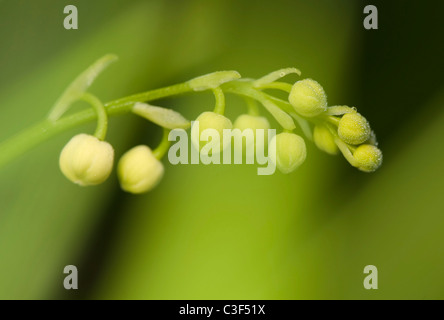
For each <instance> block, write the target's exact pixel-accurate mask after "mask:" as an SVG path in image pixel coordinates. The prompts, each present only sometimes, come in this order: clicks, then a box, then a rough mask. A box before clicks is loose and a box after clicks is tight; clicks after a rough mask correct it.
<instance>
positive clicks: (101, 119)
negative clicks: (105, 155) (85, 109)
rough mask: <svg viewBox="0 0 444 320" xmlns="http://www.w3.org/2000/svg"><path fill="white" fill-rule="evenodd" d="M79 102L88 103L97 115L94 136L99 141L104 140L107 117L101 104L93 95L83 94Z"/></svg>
mask: <svg viewBox="0 0 444 320" xmlns="http://www.w3.org/2000/svg"><path fill="white" fill-rule="evenodd" d="M79 99H80V100H83V101H86V102H88V103H89V104H90V105H91V106H92V107H93V109H94V111H95V112H96V114H97V128H96V131H95V132H94V136H95V137H96V138H98V139H99V140H102V141H103V140H105V137H106V131H107V129H108V115H107V114H106V110H105V108H104V107H103V104H102V102H101V101H100V100H99V99H98V98H97V97H96V96H94V95H92V94H90V93H87V92H85V93H84V94H83V95H82V96H81V97H80V98H79Z"/></svg>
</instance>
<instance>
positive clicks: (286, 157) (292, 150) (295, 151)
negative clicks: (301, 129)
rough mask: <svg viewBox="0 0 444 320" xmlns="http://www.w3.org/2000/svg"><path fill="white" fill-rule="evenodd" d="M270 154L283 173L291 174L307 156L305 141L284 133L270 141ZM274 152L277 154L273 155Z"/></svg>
mask: <svg viewBox="0 0 444 320" xmlns="http://www.w3.org/2000/svg"><path fill="white" fill-rule="evenodd" d="M268 150H269V154H268V156H269V157H270V159H271V161H273V162H274V163H275V164H276V166H277V167H278V169H279V170H280V171H281V172H282V173H290V172H292V171H294V170H295V169H296V168H298V167H299V166H300V165H301V164H302V163H303V162H304V161H305V158H306V156H307V148H306V147H305V141H304V139H302V138H301V137H300V136H298V135H297V134H294V133H287V132H283V133H280V134H278V135H276V136H274V137H273V138H272V139H271V141H270V146H269V149H268ZM272 150H275V151H276V152H275V153H273V152H272Z"/></svg>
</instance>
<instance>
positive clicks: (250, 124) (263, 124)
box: [233, 114, 270, 150]
mask: <svg viewBox="0 0 444 320" xmlns="http://www.w3.org/2000/svg"><path fill="white" fill-rule="evenodd" d="M233 127H234V129H239V130H240V131H241V132H243V131H244V130H246V129H251V130H252V131H253V136H254V145H255V146H257V147H258V148H264V147H265V146H266V145H267V143H268V129H270V123H269V122H268V119H267V118H265V117H260V116H252V115H249V114H242V115H240V116H239V117H238V118H237V119H236V120H235V121H234V124H233ZM258 129H259V130H264V139H261V140H262V141H258V139H257V134H256V132H257V131H256V130H258ZM247 143H248V141H247ZM242 145H243V147H246V148H248V147H249V145H245V144H244V143H242ZM260 150H262V149H260Z"/></svg>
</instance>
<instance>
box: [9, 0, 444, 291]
mask: <svg viewBox="0 0 444 320" xmlns="http://www.w3.org/2000/svg"><path fill="white" fill-rule="evenodd" d="M68 4H74V5H76V6H77V8H78V11H79V29H78V30H65V29H64V28H63V19H64V17H65V15H64V14H63V8H64V7H65V5H68ZM367 4H373V5H376V6H377V8H378V11H379V29H378V30H365V29H364V27H363V24H362V22H363V19H364V17H365V15H364V14H363V8H364V7H365V5H367ZM440 8H442V5H440V3H439V2H438V1H436V2H432V1H421V2H418V1H401V0H397V1H384V2H383V1H372V2H371V3H370V2H368V1H356V0H335V1H334V0H316V1H297V0H291V1H290V0H289V1H285V0H275V1H258V2H256V1H240V0H223V1H222V0H220V1H205V0H191V1H176V0H158V1H155V0H149V1H124V0H108V1H86V0H78V1H75V0H70V1H51V0H40V1H30V0H28V1H20V0H14V1H13V0H3V1H0V141H3V140H5V139H7V138H8V137H10V136H12V135H14V134H15V133H18V132H19V131H20V130H22V129H25V128H27V127H28V126H30V125H32V124H33V123H36V122H37V121H40V120H41V119H43V118H44V117H45V116H46V114H47V112H48V111H49V109H50V107H51V106H52V104H53V103H54V101H55V100H56V99H57V97H58V96H59V95H60V94H61V93H62V92H63V90H64V89H65V87H66V86H67V85H68V84H69V83H70V82H71V81H72V80H73V79H74V78H75V77H76V76H77V75H78V74H79V73H80V72H81V71H82V70H83V69H85V68H86V67H87V66H88V65H89V64H91V63H92V62H93V61H95V60H96V59H97V58H99V57H101V56H103V55H104V54H106V53H115V54H117V55H118V56H119V57H120V60H119V62H118V63H116V64H114V65H112V66H111V67H110V68H109V69H108V70H106V71H105V72H104V74H103V75H101V76H99V78H98V79H97V80H96V82H95V83H94V85H93V86H92V88H91V90H90V91H91V92H93V93H95V94H97V95H98V97H100V98H101V100H102V101H109V100H112V99H115V98H119V97H123V96H125V95H129V94H132V93H137V92H141V91H145V90H148V89H153V88H157V87H160V86H164V85H169V84H173V83H177V82H180V81H184V80H187V79H189V78H192V77H194V76H198V75H201V74H204V73H207V72H212V71H216V70H224V69H229V70H238V71H239V72H240V73H241V74H242V75H243V76H246V77H260V76H262V75H263V74H266V73H268V72H270V71H272V70H275V69H278V68H282V67H289V66H295V67H297V68H299V69H301V70H302V73H303V77H310V78H314V79H316V80H317V81H319V82H320V83H321V84H322V85H323V86H324V88H325V90H326V92H327V94H328V99H329V104H330V105H337V104H347V105H350V106H356V107H357V108H358V110H359V111H360V112H361V113H362V114H363V115H365V116H366V117H367V118H368V119H369V121H370V123H371V125H372V127H373V129H374V130H375V131H376V133H377V136H378V140H379V141H380V147H381V149H382V150H383V152H384V164H383V166H382V167H381V168H380V169H379V170H378V171H377V172H376V173H373V174H365V173H362V172H359V171H357V170H356V169H354V168H352V167H351V166H350V165H349V164H348V163H347V162H346V161H345V160H344V159H343V157H342V156H337V157H331V156H328V155H326V154H324V153H322V152H321V151H319V150H317V149H316V148H315V147H314V146H313V144H312V143H307V147H308V157H307V161H306V162H305V164H304V165H303V166H302V167H300V168H299V169H298V170H297V171H296V172H294V173H292V174H290V175H282V174H280V173H276V174H275V175H273V176H257V175H256V168H255V167H254V166H239V165H232V166H228V165H225V166H222V165H221V166H204V165H199V166H191V165H189V166H186V165H182V166H172V165H170V164H169V163H168V162H167V161H166V159H165V160H164V163H165V166H166V174H165V177H164V179H163V181H162V183H161V184H160V185H159V186H158V187H157V188H156V189H155V190H154V191H152V192H151V193H149V194H146V195H142V196H132V195H129V194H125V193H123V192H122V191H121V190H120V189H119V186H118V182H117V179H116V178H115V176H114V175H113V176H112V178H111V179H110V180H108V181H107V182H106V183H104V184H102V185H100V186H98V187H93V188H80V187H77V186H75V185H73V184H71V183H69V182H68V181H67V180H66V179H65V178H64V177H63V176H62V174H61V173H60V171H59V169H58V155H59V152H60V150H61V148H62V147H63V146H64V144H65V143H66V142H67V141H68V140H69V139H70V137H72V136H73V135H74V134H76V133H79V132H91V133H92V132H93V130H94V125H93V124H89V125H85V126H83V127H80V128H76V129H75V130H71V131H69V132H65V133H63V134H60V135H59V136H57V137H56V138H54V139H52V140H50V141H48V142H46V143H44V144H42V145H40V146H39V147H37V148H36V149H33V150H31V151H30V152H28V153H27V154H25V155H24V156H22V157H20V158H18V159H17V160H15V161H14V162H13V163H10V164H8V165H7V166H4V167H2V168H0V298H2V299H36V298H37V299H54V298H63V299H89V298H93V299H103V298H112V299H321V298H322V299H323V298H325V299H413V298H415V299H418V298H419V299H422V298H429V299H442V298H444V275H443V274H442V269H443V267H444V236H443V232H442V230H443V228H444V203H443V201H442V196H443V192H444V183H443V178H444V174H443V171H442V170H443V169H442V168H443V163H444V143H443V142H442V138H443V137H444V135H443V134H444V110H443V104H444V81H443V79H442V75H441V71H442V70H443V67H444V59H442V57H443V56H444V46H443V44H442V41H441V39H440V37H441V35H442V34H443V31H444V30H443V25H442V23H438V22H439V21H441V20H440V19H441V17H440V15H441V12H440V10H439V9H440ZM296 79H297V78H296V77H295V76H291V77H289V78H288V80H289V81H295V80H296ZM159 104H160V105H163V106H168V107H173V108H174V109H176V110H179V111H180V112H182V113H183V114H184V115H186V116H187V117H188V118H189V119H193V118H195V117H196V116H197V115H198V114H199V113H200V112H202V111H203V110H209V109H211V108H212V104H213V100H212V97H211V95H209V94H206V93H203V94H199V95H190V96H185V97H181V98H175V99H169V100H164V101H161V102H159ZM82 107H85V106H84V105H80V104H79V105H78V106H76V108H82ZM242 112H245V106H244V104H243V103H242V101H241V100H240V99H237V98H231V97H229V98H228V105H227V115H228V116H229V117H230V118H232V119H234V118H235V117H236V116H237V115H238V114H240V113H242ZM160 134H161V130H160V129H159V128H157V127H155V126H154V125H152V124H150V123H148V122H146V121H144V120H142V119H139V118H137V117H135V116H131V115H127V116H122V117H117V118H113V119H111V121H110V127H109V137H108V141H110V142H111V143H112V144H113V146H114V147H115V150H116V157H117V158H118V157H119V156H120V155H122V154H123V153H124V152H125V151H126V150H128V149H129V148H131V147H132V146H134V145H136V144H140V143H144V144H148V145H150V146H151V147H155V146H156V145H157V143H158V141H159V140H160ZM0 152H1V150H0ZM370 264H371V265H375V266H376V267H377V268H378V271H379V289H378V290H365V289H364V287H363V280H364V277H365V275H364V274H363V269H364V267H365V266H366V265H370ZM65 265H76V266H77V267H78V269H79V290H75V291H74V290H71V291H66V290H64V288H63V279H64V277H65V275H64V274H63V268H64V266H65Z"/></svg>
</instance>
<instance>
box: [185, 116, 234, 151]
mask: <svg viewBox="0 0 444 320" xmlns="http://www.w3.org/2000/svg"><path fill="white" fill-rule="evenodd" d="M232 128H233V124H232V123H231V120H230V119H228V118H226V117H224V116H223V115H221V114H217V113H214V112H210V111H206V112H203V113H201V114H200V115H199V116H198V117H197V119H196V120H195V121H194V122H193V124H192V127H191V142H192V143H193V145H194V147H195V148H196V149H197V150H201V149H202V147H203V146H204V145H205V144H207V143H209V142H207V141H205V140H202V141H201V139H200V138H201V136H200V135H201V133H202V132H203V131H204V130H206V129H214V130H216V131H217V132H218V134H219V141H218V142H216V146H215V149H219V150H220V151H222V150H223V149H224V148H225V147H226V146H227V145H228V143H230V141H224V139H223V131H224V129H232Z"/></svg>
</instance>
